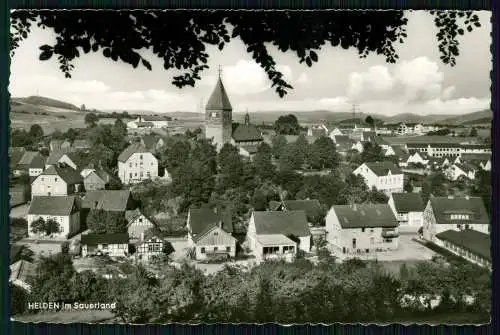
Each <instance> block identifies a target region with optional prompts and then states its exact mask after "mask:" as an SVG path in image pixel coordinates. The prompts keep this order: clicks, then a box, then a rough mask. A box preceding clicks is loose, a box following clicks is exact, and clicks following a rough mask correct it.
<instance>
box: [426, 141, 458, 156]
mask: <svg viewBox="0 0 500 335" xmlns="http://www.w3.org/2000/svg"><path fill="white" fill-rule="evenodd" d="M461 150H462V148H461V145H460V144H458V143H431V144H429V146H428V149H427V154H428V155H429V156H433V157H442V156H459V155H460V153H461Z"/></svg>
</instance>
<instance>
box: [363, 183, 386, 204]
mask: <svg viewBox="0 0 500 335" xmlns="http://www.w3.org/2000/svg"><path fill="white" fill-rule="evenodd" d="M366 201H367V202H368V203H371V204H386V203H387V201H389V197H388V196H387V195H386V194H385V193H384V192H382V191H379V190H377V189H376V188H375V187H372V189H371V190H370V192H368V194H367V199H366Z"/></svg>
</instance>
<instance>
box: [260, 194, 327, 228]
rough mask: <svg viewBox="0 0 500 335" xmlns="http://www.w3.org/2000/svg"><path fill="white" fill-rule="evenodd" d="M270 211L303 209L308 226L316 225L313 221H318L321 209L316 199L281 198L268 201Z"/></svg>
mask: <svg viewBox="0 0 500 335" xmlns="http://www.w3.org/2000/svg"><path fill="white" fill-rule="evenodd" d="M269 210H270V211H300V210H302V211H305V212H306V216H307V223H308V224H309V226H312V225H316V224H314V223H315V222H318V221H320V217H321V216H322V212H323V209H322V207H321V203H320V202H319V200H317V199H307V200H283V201H274V200H272V201H270V202H269Z"/></svg>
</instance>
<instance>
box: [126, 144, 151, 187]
mask: <svg viewBox="0 0 500 335" xmlns="http://www.w3.org/2000/svg"><path fill="white" fill-rule="evenodd" d="M118 177H119V178H120V180H121V181H122V183H123V184H125V185H129V184H135V183H140V182H142V181H144V180H152V179H154V178H157V177H158V159H157V158H156V157H155V156H154V155H153V154H152V153H151V152H149V151H148V150H147V149H146V147H144V146H143V145H141V144H138V143H134V144H131V145H129V146H128V147H127V148H126V149H125V150H124V151H123V152H122V153H121V154H120V155H119V156H118Z"/></svg>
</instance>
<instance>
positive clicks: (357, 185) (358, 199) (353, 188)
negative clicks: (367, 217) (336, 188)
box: [337, 173, 369, 205]
mask: <svg viewBox="0 0 500 335" xmlns="http://www.w3.org/2000/svg"><path fill="white" fill-rule="evenodd" d="M368 191H369V190H368V186H367V185H366V183H365V180H364V178H363V177H362V176H360V175H355V174H352V173H351V174H349V175H348V176H347V177H346V179H345V186H344V188H343V189H342V190H340V192H339V196H338V198H337V202H338V204H339V205H350V204H361V203H363V202H365V201H366V198H367V192H368Z"/></svg>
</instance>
